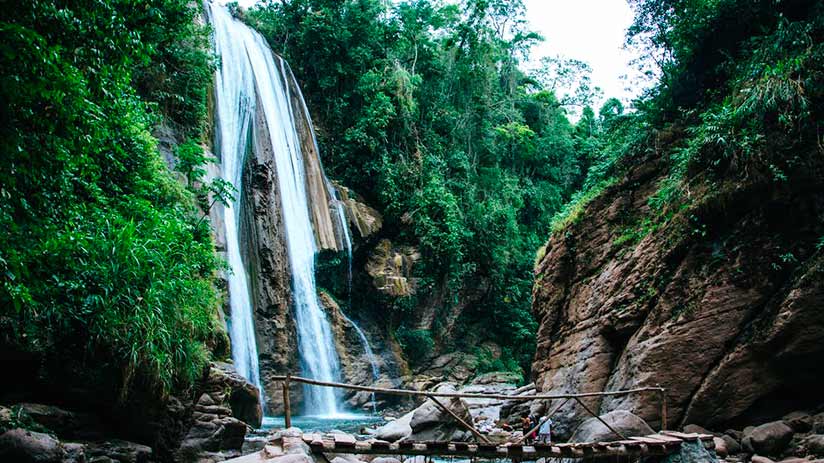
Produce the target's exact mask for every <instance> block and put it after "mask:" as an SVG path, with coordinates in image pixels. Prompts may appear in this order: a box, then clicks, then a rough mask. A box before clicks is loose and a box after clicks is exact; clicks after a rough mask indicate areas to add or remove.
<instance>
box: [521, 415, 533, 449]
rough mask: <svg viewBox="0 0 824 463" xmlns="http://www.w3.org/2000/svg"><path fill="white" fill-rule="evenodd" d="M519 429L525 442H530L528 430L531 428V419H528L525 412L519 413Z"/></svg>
mask: <svg viewBox="0 0 824 463" xmlns="http://www.w3.org/2000/svg"><path fill="white" fill-rule="evenodd" d="M521 430H522V431H523V433H524V442H526V443H527V444H531V443H532V436H531V435H530V432H529V431H531V430H532V420H531V419H529V415H528V414H526V413H524V414H523V415H521Z"/></svg>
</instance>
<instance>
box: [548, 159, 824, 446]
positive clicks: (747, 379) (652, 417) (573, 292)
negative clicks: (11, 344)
mask: <svg viewBox="0 0 824 463" xmlns="http://www.w3.org/2000/svg"><path fill="white" fill-rule="evenodd" d="M665 175H666V168H665V163H664V162H662V161H660V160H657V159H646V160H644V161H639V162H636V164H635V166H634V167H631V168H629V169H628V173H627V174H626V175H625V176H624V177H623V178H622V179H620V180H619V181H618V182H616V183H615V184H614V185H613V186H611V187H609V188H607V189H606V190H605V191H604V192H603V193H602V194H601V195H600V196H598V197H597V198H595V199H594V200H593V201H592V202H590V203H589V204H588V205H587V206H586V208H585V209H584V211H583V213H582V215H581V218H580V219H579V220H574V221H573V223H572V224H571V225H569V226H567V227H566V228H565V229H563V230H561V231H560V232H556V233H555V234H553V235H552V237H551V238H550V240H549V242H548V243H547V246H546V251H545V254H544V255H543V256H542V257H541V258H540V259H539V260H538V262H537V264H536V283H535V286H534V290H533V297H534V301H533V310H534V313H535V315H536V317H537V318H538V319H539V320H540V328H539V332H538V346H537V352H536V355H535V359H534V363H533V374H534V375H535V379H536V386H537V388H538V390H539V391H542V392H545V393H582V392H594V391H604V390H618V389H630V388H635V387H641V386H655V385H661V386H663V387H665V388H666V389H667V398H668V400H669V417H670V418H669V421H670V422H669V424H670V426H671V427H674V426H678V425H684V424H687V423H696V424H701V425H705V426H710V427H713V428H718V427H721V426H725V425H735V424H740V423H744V422H746V421H749V420H763V419H766V418H773V417H780V416H781V415H782V414H783V413H786V412H789V411H792V410H793V409H796V408H805V407H811V406H815V405H817V404H820V403H821V402H823V401H824V396H822V395H821V389H820V387H821V386H820V385H821V384H822V383H823V382H824V371H822V370H821V369H820V368H818V367H817V366H816V365H820V363H821V360H822V359H824V344H822V343H821V342H820V339H821V337H822V335H824V250H823V249H822V246H821V244H820V243H821V237H822V236H824V225H822V224H824V188H822V177H821V176H820V174H818V173H815V172H814V170H813V172H811V173H810V174H809V175H808V176H807V178H806V179H804V180H803V181H799V182H796V183H794V186H793V187H792V188H791V187H790V186H789V185H786V184H780V183H778V182H769V181H760V182H759V181H747V182H740V181H738V182H715V183H710V182H703V183H704V184H705V185H713V186H711V187H710V186H703V187H701V186H696V187H695V188H693V189H692V191H690V200H689V202H688V203H687V206H685V207H683V208H681V209H679V210H678V211H676V212H675V213H674V214H673V216H672V217H671V218H670V219H668V220H666V221H663V222H662V223H660V224H658V225H656V226H651V227H650V226H645V225H644V222H643V218H644V217H648V216H649V215H650V206H649V205H648V198H649V197H650V195H651V194H653V193H654V192H655V191H656V189H657V187H658V183H659V182H660V181H661V180H662V179H663V178H664V176H665ZM694 183H695V184H696V185H700V184H701V183H702V182H694ZM639 230H644V232H643V233H640V234H639ZM586 404H587V406H589V407H591V408H592V409H594V410H596V411H598V412H599V413H607V412H610V411H613V410H619V409H623V410H628V411H632V412H633V413H635V414H638V415H639V416H641V417H642V418H644V419H645V420H647V421H648V422H649V423H650V424H651V425H652V426H653V428H655V427H657V426H659V425H660V421H659V398H658V397H657V396H656V395H655V394H646V395H631V396H625V397H620V398H611V399H605V400H601V399H599V398H590V399H588V400H587V401H586ZM586 417H587V416H586V414H585V412H584V411H583V410H582V409H581V408H580V407H579V406H577V405H569V404H567V405H566V406H565V407H564V408H562V409H561V411H560V413H559V414H558V416H557V420H556V423H557V424H556V429H557V431H558V433H559V434H560V435H562V436H568V435H569V434H570V433H571V432H572V430H573V429H574V427H575V426H576V425H577V424H579V423H580V422H581V421H582V420H583V419H585V418H586Z"/></svg>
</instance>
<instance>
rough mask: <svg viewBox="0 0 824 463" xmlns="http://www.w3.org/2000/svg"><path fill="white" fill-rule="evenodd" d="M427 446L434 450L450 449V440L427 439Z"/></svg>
mask: <svg viewBox="0 0 824 463" xmlns="http://www.w3.org/2000/svg"><path fill="white" fill-rule="evenodd" d="M424 444H426V448H427V449H429V450H431V451H433V452H437V451H443V450H448V449H449V442H448V441H426V442H424Z"/></svg>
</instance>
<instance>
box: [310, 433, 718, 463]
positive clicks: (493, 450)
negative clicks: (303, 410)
mask: <svg viewBox="0 0 824 463" xmlns="http://www.w3.org/2000/svg"><path fill="white" fill-rule="evenodd" d="M303 441H304V442H305V443H306V444H308V445H309V448H310V449H312V452H313V453H315V454H321V455H322V454H326V453H346V454H356V455H403V456H415V455H423V456H455V457H464V458H471V459H474V458H485V459H504V458H507V459H512V460H537V459H539V458H599V457H618V456H626V457H640V456H665V455H669V454H672V453H676V452H678V451H679V450H680V449H681V445H682V444H683V443H684V442H695V443H700V444H701V445H703V446H704V448H706V449H712V448H714V443H713V440H712V436H711V435H708V434H685V433H679V432H671V431H665V432H662V433H659V434H652V435H649V436H645V437H630V438H628V439H623V440H617V441H613V442H576V443H567V444H550V445H542V444H531V445H523V444H510V443H504V444H493V443H468V442H442V441H421V442H415V441H401V442H397V443H389V442H385V441H380V440H369V441H358V440H356V439H355V438H354V437H353V436H350V435H346V434H304V435H303Z"/></svg>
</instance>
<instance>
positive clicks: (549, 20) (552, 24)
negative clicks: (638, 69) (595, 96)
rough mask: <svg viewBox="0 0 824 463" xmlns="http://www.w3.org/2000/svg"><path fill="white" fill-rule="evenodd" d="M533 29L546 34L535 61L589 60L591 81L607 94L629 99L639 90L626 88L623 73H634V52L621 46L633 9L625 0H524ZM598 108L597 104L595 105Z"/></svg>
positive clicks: (536, 50) (625, 100)
mask: <svg viewBox="0 0 824 463" xmlns="http://www.w3.org/2000/svg"><path fill="white" fill-rule="evenodd" d="M524 4H525V5H526V8H527V12H526V16H527V20H528V21H529V23H530V26H531V28H532V30H534V31H536V32H539V33H540V34H541V35H543V36H544V39H545V41H544V43H542V44H540V45H538V46H537V47H536V48H535V49H533V52H532V54H533V60H532V61H533V62H534V61H537V60H538V59H539V58H540V57H542V56H545V55H558V54H560V55H563V56H564V57H566V58H575V59H579V60H581V61H586V62H587V63H589V65H590V66H591V67H592V81H593V84H594V85H597V86H599V87H601V89H602V90H603V91H604V97H605V98H609V97H616V98H620V99H621V100H623V101H624V102H629V100H631V99H632V98H633V97H635V96H637V95H638V93H639V91H638V90H637V89H636V90H633V91H627V90H626V88H625V87H626V86H627V83H626V81H625V80H622V79H621V76H624V75H627V74H630V75H632V71H631V68H630V67H629V65H628V62H629V61H630V60H631V58H632V56H631V55H630V53H629V52H627V51H625V50H623V49H622V47H623V44H624V34H625V33H626V29H627V28H628V27H629V26H630V24H631V23H632V18H633V13H632V9H630V7H629V5H628V4H627V2H626V0H524ZM596 111H597V108H596Z"/></svg>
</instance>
